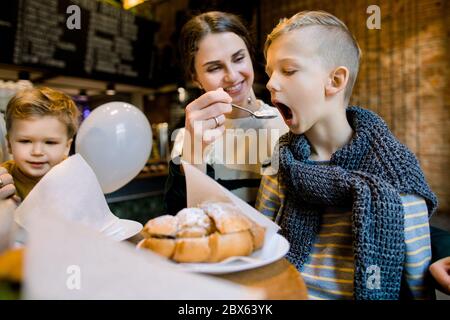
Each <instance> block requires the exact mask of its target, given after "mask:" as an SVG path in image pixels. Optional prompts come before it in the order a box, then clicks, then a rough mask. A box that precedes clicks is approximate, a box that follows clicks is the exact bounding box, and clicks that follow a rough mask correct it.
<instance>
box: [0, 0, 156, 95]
mask: <svg viewBox="0 0 450 320" xmlns="http://www.w3.org/2000/svg"><path fill="white" fill-rule="evenodd" d="M1 7H2V9H1V11H0V63H6V64H14V65H18V66H29V67H35V68H38V69H41V70H44V71H49V72H54V73H56V74H58V75H68V76H77V77H83V78H91V79H98V80H105V81H114V82H123V83H130V84H136V85H144V86H149V85H152V83H153V82H154V74H153V70H154V45H153V41H154V35H155V32H156V31H157V28H158V24H157V23H155V22H153V21H150V20H148V19H144V18H141V17H137V16H135V15H133V14H132V13H130V12H128V11H125V10H123V9H120V8H116V7H114V6H112V5H110V4H107V3H104V2H100V1H94V0H6V1H5V0H2V2H1Z"/></svg>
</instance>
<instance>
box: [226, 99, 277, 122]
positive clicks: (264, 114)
mask: <svg viewBox="0 0 450 320" xmlns="http://www.w3.org/2000/svg"><path fill="white" fill-rule="evenodd" d="M231 106H232V107H233V108H236V109H240V110H243V111H245V112H248V113H250V114H251V115H252V117H254V118H257V119H273V118H276V117H278V115H277V114H276V113H275V112H271V111H268V110H262V111H260V110H258V111H251V110H249V109H246V108H243V107H241V106H238V105H237V104H234V103H232V104H231Z"/></svg>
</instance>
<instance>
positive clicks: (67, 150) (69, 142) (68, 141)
mask: <svg viewBox="0 0 450 320" xmlns="http://www.w3.org/2000/svg"><path fill="white" fill-rule="evenodd" d="M72 141H73V138H72V139H69V140H67V144H66V149H65V150H64V154H65V156H66V157H68V156H69V152H70V146H71V145H72Z"/></svg>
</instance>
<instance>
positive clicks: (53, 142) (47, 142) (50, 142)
mask: <svg viewBox="0 0 450 320" xmlns="http://www.w3.org/2000/svg"><path fill="white" fill-rule="evenodd" d="M45 143H46V144H58V142H56V141H46V142H45Z"/></svg>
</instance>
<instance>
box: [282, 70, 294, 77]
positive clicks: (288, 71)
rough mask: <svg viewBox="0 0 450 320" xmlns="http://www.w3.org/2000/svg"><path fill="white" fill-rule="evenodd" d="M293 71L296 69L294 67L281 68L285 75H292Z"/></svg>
mask: <svg viewBox="0 0 450 320" xmlns="http://www.w3.org/2000/svg"><path fill="white" fill-rule="evenodd" d="M295 72H297V70H294V69H285V70H283V74H285V75H287V76H291V75H293V74H294V73H295Z"/></svg>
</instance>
